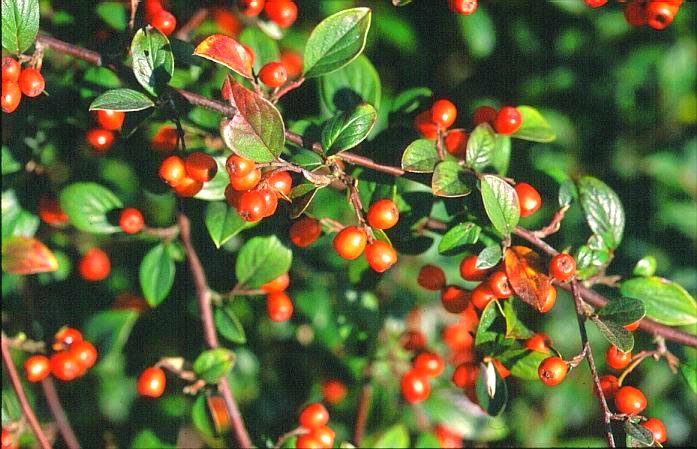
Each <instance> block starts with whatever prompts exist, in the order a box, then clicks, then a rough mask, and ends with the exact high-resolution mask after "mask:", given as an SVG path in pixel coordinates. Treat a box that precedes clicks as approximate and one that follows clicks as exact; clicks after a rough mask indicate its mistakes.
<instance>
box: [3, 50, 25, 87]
mask: <svg viewBox="0 0 697 449" xmlns="http://www.w3.org/2000/svg"><path fill="white" fill-rule="evenodd" d="M21 72H22V66H21V65H20V64H19V62H18V61H17V60H16V59H15V58H12V57H10V56H3V58H2V82H3V83H16V82H17V81H19V74H20V73H21Z"/></svg>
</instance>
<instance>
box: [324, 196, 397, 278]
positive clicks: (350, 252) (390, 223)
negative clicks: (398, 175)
mask: <svg viewBox="0 0 697 449" xmlns="http://www.w3.org/2000/svg"><path fill="white" fill-rule="evenodd" d="M366 220H367V222H368V225H369V226H370V227H372V228H374V229H381V230H385V229H390V228H392V227H394V226H395V225H396V224H397V222H398V221H399V209H398V208H397V205H396V204H395V203H394V201H392V200H389V199H382V200H378V201H376V202H374V203H373V204H371V205H370V208H368V213H367V214H366ZM332 244H333V246H334V250H335V251H336V252H337V254H339V256H340V257H342V258H343V259H346V260H354V259H357V258H358V257H360V255H361V254H363V253H364V252H365V258H366V260H367V261H368V265H370V268H372V269H373V270H374V271H377V272H378V273H382V272H384V271H386V270H387V269H389V268H390V267H391V266H392V265H394V264H395V263H397V251H395V250H394V248H393V247H392V245H390V244H389V243H387V242H384V241H382V240H377V239H373V240H372V242H370V243H369V242H368V234H367V233H366V231H365V230H364V229H362V228H361V227H358V226H348V227H346V228H344V229H342V230H341V231H339V232H338V233H337V234H336V236H335V237H334V241H333V243H332Z"/></svg>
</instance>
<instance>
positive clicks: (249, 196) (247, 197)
mask: <svg viewBox="0 0 697 449" xmlns="http://www.w3.org/2000/svg"><path fill="white" fill-rule="evenodd" d="M237 213H238V214H240V217H242V219H243V220H245V221H249V222H255V221H259V220H261V219H262V218H264V215H265V214H266V201H265V200H264V195H263V194H262V193H261V192H260V191H258V190H251V191H249V192H245V193H243V194H242V196H241V197H240V204H239V205H238V206H237Z"/></svg>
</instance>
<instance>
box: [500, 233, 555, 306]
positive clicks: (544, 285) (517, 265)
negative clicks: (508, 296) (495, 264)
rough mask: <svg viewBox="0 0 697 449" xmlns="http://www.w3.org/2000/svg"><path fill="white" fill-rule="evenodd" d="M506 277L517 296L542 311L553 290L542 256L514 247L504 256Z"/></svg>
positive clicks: (524, 248) (523, 248)
mask: <svg viewBox="0 0 697 449" xmlns="http://www.w3.org/2000/svg"><path fill="white" fill-rule="evenodd" d="M504 263H505V264H506V275H507V276H508V282H510V284H511V288H512V289H513V291H514V292H515V294H516V296H518V297H519V298H520V299H522V300H523V301H525V302H526V303H528V304H530V305H531V306H533V307H534V308H536V309H537V310H540V311H541V310H542V306H543V304H544V303H545V300H546V298H547V295H549V291H550V289H551V288H552V280H551V279H550V277H549V276H547V275H546V274H545V268H544V264H543V263H542V260H541V259H540V256H539V255H538V254H537V253H535V252H534V251H533V250H531V249H530V248H527V247H525V246H513V247H511V248H509V249H508V250H506V253H505V254H504Z"/></svg>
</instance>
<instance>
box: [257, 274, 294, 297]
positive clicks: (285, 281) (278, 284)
mask: <svg viewBox="0 0 697 449" xmlns="http://www.w3.org/2000/svg"><path fill="white" fill-rule="evenodd" d="M288 285H290V276H288V273H283V274H282V275H280V276H278V277H277V278H275V279H272V280H270V281H269V282H267V283H266V284H264V285H262V286H261V287H259V288H260V289H261V290H263V291H264V292H266V293H278V292H282V291H285V290H286V289H287V288H288Z"/></svg>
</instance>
